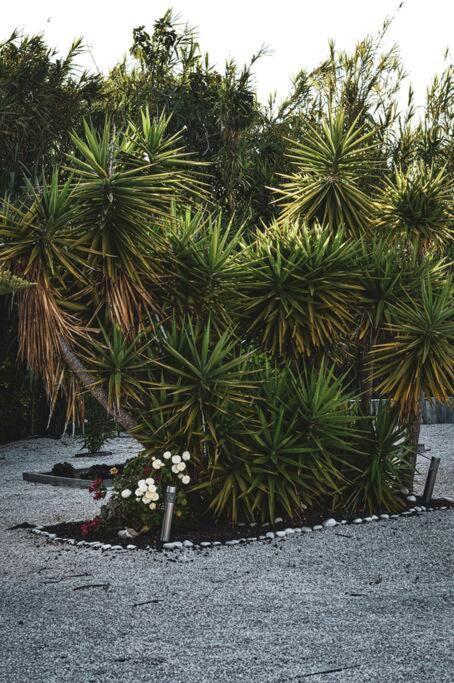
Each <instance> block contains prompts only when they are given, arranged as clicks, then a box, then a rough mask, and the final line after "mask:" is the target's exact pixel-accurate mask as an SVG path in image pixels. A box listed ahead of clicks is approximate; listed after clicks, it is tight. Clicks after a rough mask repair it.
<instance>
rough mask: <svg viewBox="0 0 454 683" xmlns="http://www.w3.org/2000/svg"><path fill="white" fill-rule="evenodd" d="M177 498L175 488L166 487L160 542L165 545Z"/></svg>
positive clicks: (168, 536)
mask: <svg viewBox="0 0 454 683" xmlns="http://www.w3.org/2000/svg"><path fill="white" fill-rule="evenodd" d="M176 497H177V487H176V486H168V487H167V490H166V502H165V507H164V518H163V520H162V528H161V541H162V542H163V543H167V541H169V539H170V530H171V528H172V518H173V511H174V509H175V499H176Z"/></svg>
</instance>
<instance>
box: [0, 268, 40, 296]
mask: <svg viewBox="0 0 454 683" xmlns="http://www.w3.org/2000/svg"><path fill="white" fill-rule="evenodd" d="M32 285H33V282H29V281H28V280H24V279H23V278H21V277H18V276H17V275H13V274H12V273H11V272H10V271H9V270H0V295H1V294H12V293H13V292H18V291H19V290H21V289H27V287H31V286H32Z"/></svg>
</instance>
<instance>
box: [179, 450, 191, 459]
mask: <svg viewBox="0 0 454 683" xmlns="http://www.w3.org/2000/svg"><path fill="white" fill-rule="evenodd" d="M181 457H182V458H183V460H190V459H191V454H190V452H189V451H184V452H183V455H182V456H181Z"/></svg>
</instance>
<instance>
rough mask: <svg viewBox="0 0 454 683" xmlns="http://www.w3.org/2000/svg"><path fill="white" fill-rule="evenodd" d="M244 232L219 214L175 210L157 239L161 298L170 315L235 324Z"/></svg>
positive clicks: (215, 323)
mask: <svg viewBox="0 0 454 683" xmlns="http://www.w3.org/2000/svg"><path fill="white" fill-rule="evenodd" d="M241 230H242V228H241V227H240V229H237V230H234V229H233V226H232V221H229V222H228V223H227V224H224V222H223V219H222V215H221V214H220V213H219V214H217V215H214V214H206V213H203V212H201V211H198V212H195V211H191V209H189V208H188V209H186V210H185V211H177V210H176V209H175V208H174V210H173V211H172V214H171V216H170V218H169V220H168V221H167V222H166V223H165V225H164V227H163V229H162V231H161V232H160V234H159V235H157V237H156V246H155V250H154V257H153V258H154V260H155V263H156V264H157V268H158V269H159V283H160V286H159V293H158V295H159V299H160V302H161V309H162V314H163V315H164V316H167V315H171V316H178V317H180V318H181V317H184V316H185V315H191V317H192V318H193V319H194V320H195V319H199V320H206V319H207V318H208V317H210V318H211V320H212V323H213V325H215V326H218V327H219V326H220V327H224V328H225V327H226V326H228V325H231V324H232V322H233V320H232V312H233V310H234V305H235V303H236V302H237V300H238V295H237V284H238V279H239V278H240V277H241V268H242V266H241V264H240V263H239V259H238V252H239V248H240V234H241Z"/></svg>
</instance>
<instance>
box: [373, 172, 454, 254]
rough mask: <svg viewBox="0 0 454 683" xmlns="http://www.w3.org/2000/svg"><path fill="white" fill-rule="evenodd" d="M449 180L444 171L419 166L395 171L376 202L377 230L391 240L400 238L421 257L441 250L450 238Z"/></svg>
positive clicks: (450, 198) (450, 187) (450, 197)
mask: <svg viewBox="0 0 454 683" xmlns="http://www.w3.org/2000/svg"><path fill="white" fill-rule="evenodd" d="M453 191H454V186H453V182H452V179H451V178H450V177H449V175H448V173H447V172H446V170H445V169H444V168H442V169H440V170H436V169H435V168H434V167H433V166H429V167H427V166H425V165H424V164H422V163H418V164H414V165H413V166H412V167H411V168H410V169H408V170H407V171H405V172H403V170H402V169H399V168H398V169H396V170H395V173H394V175H393V176H392V177H391V178H390V179H387V180H386V183H385V186H384V189H383V192H382V194H381V196H380V198H379V199H378V206H377V226H378V227H380V228H382V229H383V230H385V231H386V233H387V234H390V235H391V236H392V237H393V238H394V239H397V240H398V239H402V238H404V239H405V240H407V241H408V242H409V243H411V244H413V245H414V246H415V247H416V250H417V252H419V253H425V252H426V251H427V249H428V247H430V246H433V247H435V248H436V249H438V250H443V249H444V248H445V247H446V245H447V244H449V243H450V241H451V240H452V238H453V234H454V231H453V220H454V211H453Z"/></svg>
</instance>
